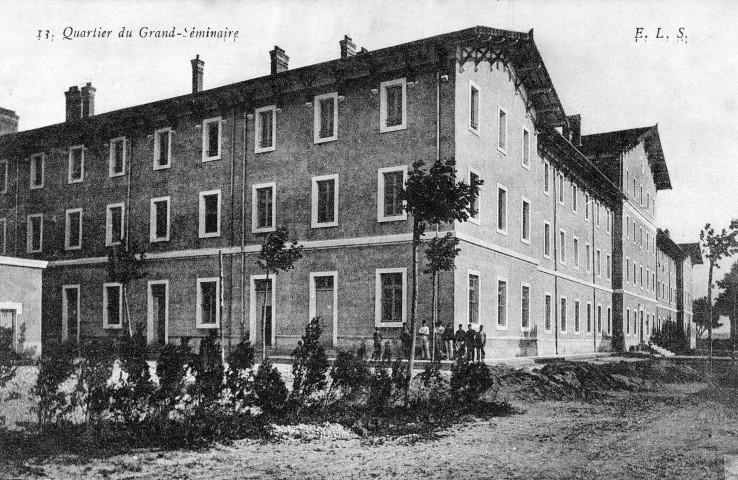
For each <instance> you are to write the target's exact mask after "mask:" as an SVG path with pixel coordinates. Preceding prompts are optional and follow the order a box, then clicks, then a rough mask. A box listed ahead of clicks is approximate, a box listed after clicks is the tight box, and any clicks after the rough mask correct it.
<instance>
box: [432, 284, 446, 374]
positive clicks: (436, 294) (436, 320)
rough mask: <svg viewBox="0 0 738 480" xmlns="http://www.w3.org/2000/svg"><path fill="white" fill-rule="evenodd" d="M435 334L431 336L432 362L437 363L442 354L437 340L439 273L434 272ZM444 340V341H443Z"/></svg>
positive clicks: (433, 326)
mask: <svg viewBox="0 0 738 480" xmlns="http://www.w3.org/2000/svg"><path fill="white" fill-rule="evenodd" d="M432 305H433V325H431V328H433V330H432V331H433V334H432V336H431V362H435V361H436V355H441V352H437V351H436V344H437V343H438V339H437V338H436V324H437V323H438V272H436V271H434V272H433V303H432ZM441 340H443V339H441Z"/></svg>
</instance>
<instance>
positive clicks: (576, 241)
mask: <svg viewBox="0 0 738 480" xmlns="http://www.w3.org/2000/svg"><path fill="white" fill-rule="evenodd" d="M572 246H573V247H574V252H572V253H573V256H574V268H576V269H577V270H579V239H578V238H577V237H573V238H572Z"/></svg>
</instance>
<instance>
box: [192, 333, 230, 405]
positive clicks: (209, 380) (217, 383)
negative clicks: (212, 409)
mask: <svg viewBox="0 0 738 480" xmlns="http://www.w3.org/2000/svg"><path fill="white" fill-rule="evenodd" d="M214 333H215V332H214V331H213V333H212V334H211V335H208V336H207V337H205V338H203V339H202V341H201V342H200V354H199V355H196V356H193V357H192V360H193V361H192V362H191V363H190V369H191V371H192V374H193V375H194V377H195V382H194V383H193V384H192V386H191V387H190V391H191V392H192V397H193V398H194V399H195V400H196V402H197V406H198V408H208V407H209V406H211V404H213V403H215V402H216V401H217V400H218V399H219V398H220V396H221V394H222V393H223V374H224V367H223V361H222V357H221V350H220V345H218V344H217V343H216V342H215V338H216V337H215V335H214Z"/></svg>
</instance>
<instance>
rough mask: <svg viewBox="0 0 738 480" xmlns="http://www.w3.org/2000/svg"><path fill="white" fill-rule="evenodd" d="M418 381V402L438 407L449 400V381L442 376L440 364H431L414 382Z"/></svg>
mask: <svg viewBox="0 0 738 480" xmlns="http://www.w3.org/2000/svg"><path fill="white" fill-rule="evenodd" d="M416 379H417V384H418V389H417V392H416V402H420V403H426V404H432V405H438V404H440V403H442V402H444V401H446V400H447V399H448V393H449V386H448V381H447V380H446V378H445V377H444V376H443V375H442V374H441V364H440V363H439V362H433V363H429V364H428V365H427V366H426V367H425V370H423V372H422V373H420V374H419V375H417V376H416V377H415V379H414V380H416Z"/></svg>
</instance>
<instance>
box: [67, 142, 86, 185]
mask: <svg viewBox="0 0 738 480" xmlns="http://www.w3.org/2000/svg"><path fill="white" fill-rule="evenodd" d="M84 179H85V147H84V146H82V145H79V146H76V147H71V148H70V149H69V171H68V172H67V183H79V182H81V181H83V180H84Z"/></svg>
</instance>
